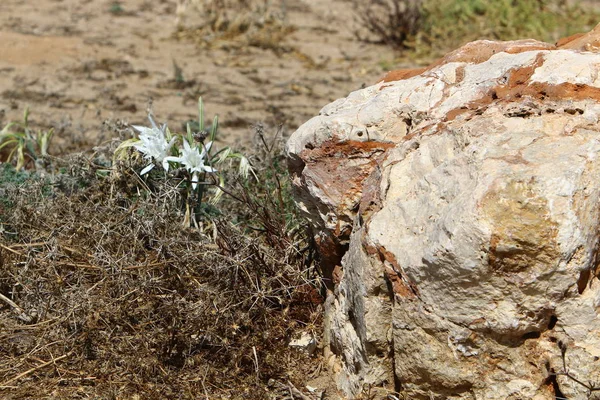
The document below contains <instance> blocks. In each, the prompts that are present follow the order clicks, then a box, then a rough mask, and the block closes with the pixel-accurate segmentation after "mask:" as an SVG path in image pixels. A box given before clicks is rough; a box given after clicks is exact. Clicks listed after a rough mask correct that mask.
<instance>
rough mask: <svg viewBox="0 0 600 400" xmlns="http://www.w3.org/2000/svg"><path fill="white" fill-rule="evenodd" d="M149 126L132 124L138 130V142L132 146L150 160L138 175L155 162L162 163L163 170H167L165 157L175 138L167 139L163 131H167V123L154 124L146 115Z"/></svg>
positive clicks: (153, 165) (148, 169) (150, 168)
mask: <svg viewBox="0 0 600 400" xmlns="http://www.w3.org/2000/svg"><path fill="white" fill-rule="evenodd" d="M148 118H149V119H150V123H151V124H152V127H151V128H147V127H145V126H135V125H134V126H133V128H134V129H135V130H137V131H139V132H140V143H138V144H135V145H134V147H135V148H136V149H137V150H138V151H140V152H142V153H144V158H146V159H148V160H150V164H149V165H148V166H147V167H145V168H144V169H143V170H142V171H141V172H140V175H144V174H147V173H148V172H150V170H152V168H154V167H155V164H154V163H155V162H156V163H162V167H163V169H164V170H165V171H168V170H169V162H168V161H167V157H168V156H169V153H170V151H171V147H172V146H173V143H175V138H172V139H171V140H170V141H167V137H166V134H165V132H166V131H167V125H166V124H165V125H163V126H161V127H160V128H159V127H158V126H157V125H156V123H155V122H154V120H153V119H152V116H148Z"/></svg>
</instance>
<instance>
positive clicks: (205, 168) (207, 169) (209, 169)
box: [202, 165, 217, 172]
mask: <svg viewBox="0 0 600 400" xmlns="http://www.w3.org/2000/svg"><path fill="white" fill-rule="evenodd" d="M202 169H203V170H205V171H206V172H217V170H216V169H214V168H213V167H209V166H208V165H204V166H203V167H202Z"/></svg>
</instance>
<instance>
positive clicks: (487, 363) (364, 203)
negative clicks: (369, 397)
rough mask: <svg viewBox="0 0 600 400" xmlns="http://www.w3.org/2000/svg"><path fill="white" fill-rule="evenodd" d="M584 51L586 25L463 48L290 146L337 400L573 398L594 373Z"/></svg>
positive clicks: (597, 339) (594, 126) (593, 250)
mask: <svg viewBox="0 0 600 400" xmlns="http://www.w3.org/2000/svg"><path fill="white" fill-rule="evenodd" d="M598 43H600V25H599V26H598V27H596V28H595V29H594V30H593V31H591V32H590V33H587V34H583V35H578V36H574V37H570V38H567V39H564V40H562V41H559V42H558V43H557V45H551V44H547V43H542V42H537V41H533V40H523V41H512V42H490V41H477V42H473V43H469V44H467V45H465V46H464V47H462V48H460V49H458V50H456V51H454V52H452V53H450V54H448V55H447V56H445V57H444V58H442V59H441V60H439V61H437V62H435V63H434V64H432V65H431V66H429V67H427V68H423V69H418V70H403V71H398V72H392V73H390V74H388V75H387V76H386V77H384V79H382V80H381V81H380V82H378V83H377V84H375V85H373V86H370V87H367V88H364V89H361V90H358V91H356V92H353V93H351V94H350V95H349V96H348V97H346V98H344V99H339V100H337V101H335V102H333V103H331V104H329V105H327V106H325V107H324V108H323V109H322V110H321V112H320V114H319V115H318V116H316V117H314V118H313V119H311V120H309V121H308V122H306V123H305V124H304V125H302V126H301V127H300V128H299V129H298V130H297V131H296V132H295V133H294V134H293V135H292V136H291V137H290V139H289V140H288V143H287V154H288V160H289V168H290V172H291V174H292V182H293V186H294V190H295V199H296V202H297V204H298V206H299V208H300V209H301V210H302V211H303V212H304V213H305V215H306V216H307V217H308V218H309V220H310V221H311V223H312V225H313V227H314V232H315V241H316V243H317V246H318V248H319V252H320V254H321V263H322V269H323V272H324V280H325V283H326V286H327V292H328V295H327V299H326V303H325V332H324V343H325V353H326V354H325V356H326V359H327V360H328V365H329V367H330V370H331V373H333V374H335V377H336V381H337V385H338V388H339V390H340V391H341V392H342V393H343V395H344V396H345V397H348V398H357V397H359V396H360V395H361V393H363V391H366V390H370V393H371V394H373V393H376V391H375V389H376V388H381V392H380V394H379V395H378V396H380V397H379V398H385V396H386V394H387V393H390V391H391V392H398V393H401V394H402V395H404V396H405V397H406V398H411V399H445V398H448V399H490V400H491V399H551V398H554V396H561V397H566V398H569V399H587V398H588V394H589V387H585V385H583V384H581V383H578V382H577V381H576V380H575V379H577V380H579V381H581V382H582V383H585V384H586V385H588V386H589V385H590V384H588V382H590V381H594V380H596V381H599V380H600V361H599V360H600V318H599V316H598V307H599V306H600V284H599V282H598V279H597V275H598V264H599V262H600V258H599V257H598V246H599V240H598V238H599V233H600V185H599V184H598V182H600V162H599V159H598V156H599V155H600V122H599V120H600V77H599V71H600V54H599V53H598V45H597V44H598ZM565 365H566V367H567V369H568V371H565V369H564V366H565ZM566 372H568V374H569V376H567V375H566V374H565V373H566ZM572 378H575V379H572ZM598 386H600V383H599V384H598Z"/></svg>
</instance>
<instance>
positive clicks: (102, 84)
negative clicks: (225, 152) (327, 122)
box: [0, 0, 394, 153]
mask: <svg viewBox="0 0 600 400" xmlns="http://www.w3.org/2000/svg"><path fill="white" fill-rule="evenodd" d="M258 3H260V2H257V4H258ZM272 3H273V6H270V8H269V9H270V11H271V12H273V13H278V14H277V15H276V16H275V17H274V18H277V19H278V20H277V22H278V23H281V24H284V25H285V28H286V29H288V31H287V32H285V33H284V34H281V35H275V36H273V37H266V38H264V39H263V42H262V43H260V42H259V43H251V44H250V43H248V42H246V41H245V39H246V38H245V37H244V35H239V36H237V37H232V39H231V40H226V41H216V42H215V43H207V42H204V41H203V38H204V36H205V35H207V34H202V33H201V32H199V33H198V34H197V35H194V32H193V31H192V32H190V33H188V34H187V35H186V34H185V33H183V34H178V31H177V26H178V25H177V23H178V15H177V2H176V1H173V0H162V1H150V0H128V1H122V2H114V1H100V0H99V1H81V0H62V1H60V0H58V1H56V0H53V1H50V0H48V1H39V2H23V1H20V0H4V1H2V2H0V26H1V27H2V28H0V123H2V122H3V121H9V120H15V119H19V118H20V116H21V114H22V112H23V110H24V108H25V107H26V106H27V105H29V107H30V108H31V109H32V110H33V111H34V112H33V113H32V116H31V118H32V123H34V124H38V125H39V126H41V127H46V128H47V127H55V130H56V138H55V145H56V146H57V147H56V148H55V149H54V152H55V153H65V152H69V151H73V150H80V149H82V148H91V146H94V145H97V144H99V143H100V142H102V141H104V140H106V139H108V134H107V132H105V131H103V130H102V122H103V121H104V120H107V119H113V120H116V119H120V120H123V121H126V122H129V123H136V124H140V123H146V107H147V105H148V102H149V101H152V103H153V107H154V109H155V110H156V114H157V116H158V118H159V120H161V121H169V122H170V125H172V126H173V128H174V129H181V125H182V124H183V123H184V121H187V120H189V119H191V118H193V117H194V115H195V106H194V105H195V103H196V102H197V99H198V96H200V95H201V96H203V98H204V99H205V102H206V107H207V112H208V113H209V114H211V115H212V114H216V113H218V114H219V115H220V118H221V121H222V128H223V132H224V134H223V135H222V136H221V139H223V140H226V141H229V142H234V141H235V140H236V139H239V138H242V139H243V138H245V137H247V136H248V135H249V133H250V130H249V126H250V125H252V124H254V123H257V122H266V123H270V124H284V125H285V127H286V128H287V129H288V130H293V129H295V128H296V127H298V126H299V124H301V123H302V122H304V121H305V120H307V119H308V118H310V117H311V116H313V115H315V114H316V113H317V112H318V111H319V109H320V108H321V107H322V106H324V105H325V104H327V103H329V102H331V101H333V100H335V99H336V98H339V97H342V96H344V95H345V94H347V93H348V92H350V91H352V90H356V89H358V88H360V87H361V85H363V84H371V83H374V82H375V81H376V80H377V79H378V78H379V77H380V76H381V75H382V74H383V72H384V68H383V67H382V66H381V63H385V62H389V61H390V60H392V59H393V57H394V52H393V50H392V49H391V48H389V47H387V46H383V45H374V44H367V43H362V42H359V41H357V40H356V39H355V38H354V36H353V33H352V25H353V18H354V15H353V10H352V7H351V6H349V3H348V2H345V1H340V0H331V1H325V2H324V1H314V0H299V1H285V2H282V3H281V4H277V2H272ZM257 6H260V4H258V5H257ZM251 10H252V8H249V9H246V10H244V9H242V8H240V9H239V12H240V13H241V14H248V13H252V11H251ZM261 12H262V11H261V10H257V11H256V13H261ZM179 14H180V15H179V22H180V25H181V26H184V25H185V26H190V27H193V26H195V25H197V24H196V23H195V22H196V21H200V20H201V19H202V18H203V17H206V15H203V13H202V12H198V11H197V10H194V8H193V7H192V6H190V7H188V8H187V9H186V10H185V12H184V13H183V14H182V12H181V10H180V13H179ZM261 17H262V16H260V15H259V16H258V17H257V18H261ZM207 40H209V41H210V38H207Z"/></svg>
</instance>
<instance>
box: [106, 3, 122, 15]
mask: <svg viewBox="0 0 600 400" xmlns="http://www.w3.org/2000/svg"><path fill="white" fill-rule="evenodd" d="M108 11H109V12H110V13H111V14H113V15H120V14H123V13H124V12H125V10H124V9H123V6H122V5H121V3H120V2H118V1H115V2H113V3H112V4H111V5H110V9H109V10H108Z"/></svg>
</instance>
